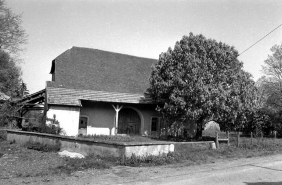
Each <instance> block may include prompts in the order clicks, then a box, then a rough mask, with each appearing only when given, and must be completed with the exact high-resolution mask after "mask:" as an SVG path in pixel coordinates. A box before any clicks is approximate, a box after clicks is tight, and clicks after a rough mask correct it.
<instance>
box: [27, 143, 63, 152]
mask: <svg viewBox="0 0 282 185" xmlns="http://www.w3.org/2000/svg"><path fill="white" fill-rule="evenodd" d="M24 146H25V147H26V148H28V149H32V150H37V151H41V152H58V151H59V150H60V149H61V144H60V143H57V144H56V145H50V144H42V143H40V142H32V141H29V142H27V143H26V144H25V145H24Z"/></svg>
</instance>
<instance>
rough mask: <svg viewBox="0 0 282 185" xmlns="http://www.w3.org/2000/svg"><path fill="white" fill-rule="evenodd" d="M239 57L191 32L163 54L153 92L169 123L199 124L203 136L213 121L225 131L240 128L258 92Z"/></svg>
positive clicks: (155, 72)
mask: <svg viewBox="0 0 282 185" xmlns="http://www.w3.org/2000/svg"><path fill="white" fill-rule="evenodd" d="M237 57H238V52H237V50H235V49H234V47H231V46H228V45H227V44H225V43H222V42H217V41H215V40H212V39H206V38H205V37H204V36H203V35H193V33H190V34H189V36H183V38H182V39H181V40H180V41H178V42H176V44H175V47H174V49H171V48H169V49H168V51H167V52H164V53H161V54H160V56H159V60H158V62H157V64H156V65H155V66H154V67H153V69H152V73H151V77H150V88H149V89H148V91H149V92H150V94H151V96H152V98H153V100H155V101H156V103H157V104H158V110H159V111H160V112H161V113H163V114H164V116H165V117H166V118H167V119H170V120H180V121H181V122H182V123H184V124H185V123H187V120H194V121H195V122H196V123H197V126H198V133H199V134H200V135H201V130H202V128H203V125H204V124H205V123H206V122H207V121H208V120H214V121H217V122H218V123H219V124H220V127H221V128H223V130H231V129H238V128H240V127H241V126H242V125H243V124H244V123H246V119H247V114H248V112H251V111H252V109H253V108H254V106H255V103H256V101H257V99H256V97H257V96H256V93H257V91H256V87H255V83H254V81H253V80H252V78H251V75H250V74H249V73H247V72H245V71H244V70H243V69H242V67H243V64H242V62H240V61H239V60H238V59H237Z"/></svg>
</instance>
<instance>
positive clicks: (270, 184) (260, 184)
mask: <svg viewBox="0 0 282 185" xmlns="http://www.w3.org/2000/svg"><path fill="white" fill-rule="evenodd" d="M244 183H245V184H246V185H282V181H280V182H244Z"/></svg>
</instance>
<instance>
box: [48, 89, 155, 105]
mask: <svg viewBox="0 0 282 185" xmlns="http://www.w3.org/2000/svg"><path fill="white" fill-rule="evenodd" d="M46 91H47V103H48V104H58V105H73V106H81V103H80V100H90V101H100V102H115V103H136V104H139V103H142V104H151V103H152V100H151V99H150V98H148V97H145V96H144V95H142V94H130V93H117V92H105V91H93V90H79V89H68V88H58V87H47V88H46Z"/></svg>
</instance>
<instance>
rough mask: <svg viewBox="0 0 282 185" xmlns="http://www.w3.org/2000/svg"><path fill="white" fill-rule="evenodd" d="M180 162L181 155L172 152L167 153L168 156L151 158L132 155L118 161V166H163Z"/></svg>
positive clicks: (149, 156) (150, 156)
mask: <svg viewBox="0 0 282 185" xmlns="http://www.w3.org/2000/svg"><path fill="white" fill-rule="evenodd" d="M180 160H181V155H179V154H178V153H174V152H169V153H168V154H163V155H158V156H153V155H148V156H145V157H141V156H136V155H134V154H133V155H132V156H131V157H122V158H120V159H118V161H117V164H118V165H124V166H156V165H165V164H171V163H175V162H179V161H180Z"/></svg>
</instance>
